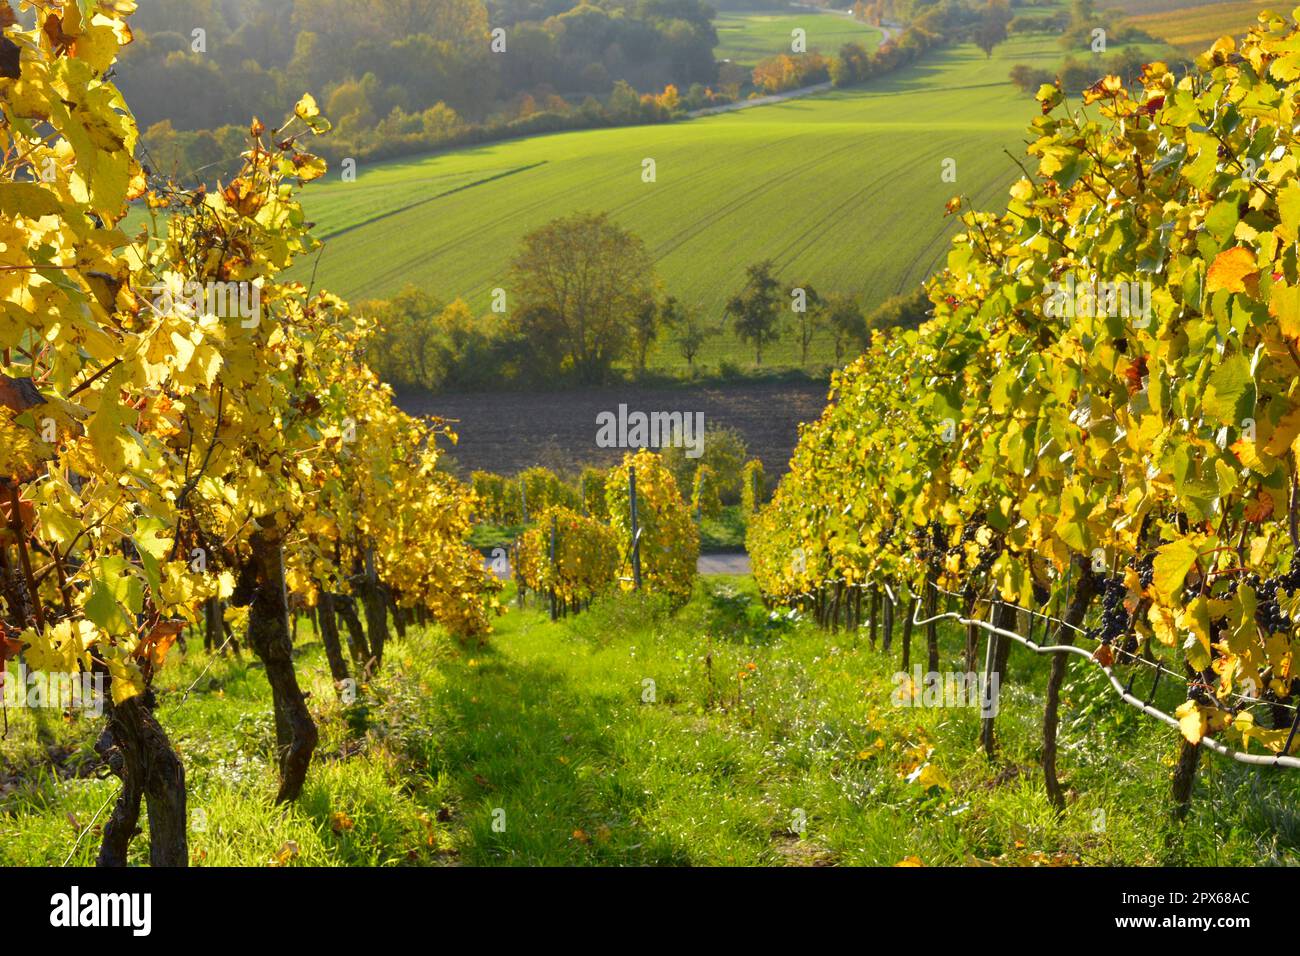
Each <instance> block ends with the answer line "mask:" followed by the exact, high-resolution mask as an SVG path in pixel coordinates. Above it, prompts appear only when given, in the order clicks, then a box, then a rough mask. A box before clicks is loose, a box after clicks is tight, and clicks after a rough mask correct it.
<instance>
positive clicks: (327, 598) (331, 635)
mask: <svg viewBox="0 0 1300 956" xmlns="http://www.w3.org/2000/svg"><path fill="white" fill-rule="evenodd" d="M316 610H317V615H316V617H317V624H318V626H319V630H320V639H321V643H322V644H324V645H325V659H326V660H328V661H329V665H330V676H331V677H332V678H334V683H335V684H336V685H337V684H339V683H341V682H342V681H345V680H347V679H348V662H347V661H346V660H345V659H344V657H343V644H342V642H341V641H340V640H339V622H338V618H337V617H336V616H335V613H334V595H333V594H331V593H330V592H329V591H326V590H325V589H324V588H321V590H320V598H319V603H318V605H317V608H316Z"/></svg>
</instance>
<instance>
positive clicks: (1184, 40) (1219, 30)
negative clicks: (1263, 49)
mask: <svg viewBox="0 0 1300 956" xmlns="http://www.w3.org/2000/svg"><path fill="white" fill-rule="evenodd" d="M1122 9H1123V10H1124V11H1125V12H1126V13H1130V14H1132V15H1131V16H1129V17H1127V19H1126V21H1125V22H1127V23H1129V24H1131V25H1132V26H1135V27H1137V28H1139V29H1141V30H1144V31H1146V32H1147V33H1149V34H1150V35H1151V36H1154V37H1159V38H1160V39H1162V40H1164V41H1165V42H1166V43H1168V44H1169V45H1170V46H1173V47H1177V48H1178V49H1179V50H1181V51H1182V52H1183V53H1186V54H1188V55H1191V56H1196V55H1198V54H1201V53H1204V52H1205V51H1206V50H1207V49H1208V48H1209V47H1210V46H1211V44H1213V43H1214V41H1215V40H1217V39H1218V38H1219V37H1221V36H1224V35H1228V36H1240V35H1241V34H1243V33H1245V32H1246V30H1247V29H1248V28H1249V27H1250V26H1251V24H1253V23H1254V22H1255V17H1256V16H1257V15H1258V14H1259V12H1260V11H1261V10H1268V9H1273V10H1276V11H1278V12H1281V13H1284V12H1288V10H1289V8H1283V7H1279V5H1278V4H1275V3H1274V4H1270V3H1268V2H1267V0H1228V2H1226V3H1213V2H1211V3H1188V2H1186V0H1182V2H1180V3H1177V4H1176V5H1171V4H1166V3H1160V2H1154V3H1142V2H1138V3H1134V4H1126V5H1125V6H1124V7H1123V8H1122Z"/></svg>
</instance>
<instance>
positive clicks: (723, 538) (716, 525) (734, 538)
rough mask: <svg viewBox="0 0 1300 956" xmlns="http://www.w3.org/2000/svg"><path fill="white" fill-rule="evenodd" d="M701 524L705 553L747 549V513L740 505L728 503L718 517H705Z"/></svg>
mask: <svg viewBox="0 0 1300 956" xmlns="http://www.w3.org/2000/svg"><path fill="white" fill-rule="evenodd" d="M699 524H700V551H702V552H703V553H705V554H712V553H714V552H728V551H744V550H745V515H744V512H743V511H742V510H741V507H740V505H727V506H725V507H724V508H723V509H722V513H721V514H719V515H718V516H717V517H716V518H703V519H702V520H701V521H700V523H699Z"/></svg>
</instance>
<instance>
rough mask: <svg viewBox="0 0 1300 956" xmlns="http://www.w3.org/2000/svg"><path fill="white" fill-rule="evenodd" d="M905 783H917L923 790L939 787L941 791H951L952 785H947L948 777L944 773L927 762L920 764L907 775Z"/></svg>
mask: <svg viewBox="0 0 1300 956" xmlns="http://www.w3.org/2000/svg"><path fill="white" fill-rule="evenodd" d="M907 782H908V783H918V784H920V785H921V786H922V787H924V788H929V787H939V788H940V789H943V790H951V789H952V785H951V784H950V783H948V777H947V776H946V775H945V774H944V772H943V771H942V770H940V769H939V768H938V767H936V766H935V765H934V764H932V763H929V762H926V763H923V764H921V766H919V767H917V768H916V769H915V770H913V771H912V772H911V773H910V774H908V775H907Z"/></svg>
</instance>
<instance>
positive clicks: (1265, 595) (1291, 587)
mask: <svg viewBox="0 0 1300 956" xmlns="http://www.w3.org/2000/svg"><path fill="white" fill-rule="evenodd" d="M1246 584H1248V585H1250V587H1252V588H1254V590H1255V597H1256V604H1255V623H1257V624H1258V625H1259V626H1260V627H1261V628H1263V629H1264V631H1265V632H1267V633H1269V634H1274V633H1277V632H1280V631H1288V630H1290V629H1291V619H1290V617H1289V616H1288V615H1287V613H1286V612H1285V611H1283V610H1282V607H1281V605H1280V604H1279V603H1278V592H1279V591H1288V592H1294V591H1295V590H1296V589H1297V588H1300V561H1298V562H1295V566H1294V567H1292V568H1291V570H1289V571H1287V572H1286V574H1279V575H1278V576H1277V577H1274V578H1268V579H1267V580H1263V581H1261V580H1260V579H1259V575H1257V574H1250V575H1247V576H1246Z"/></svg>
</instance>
